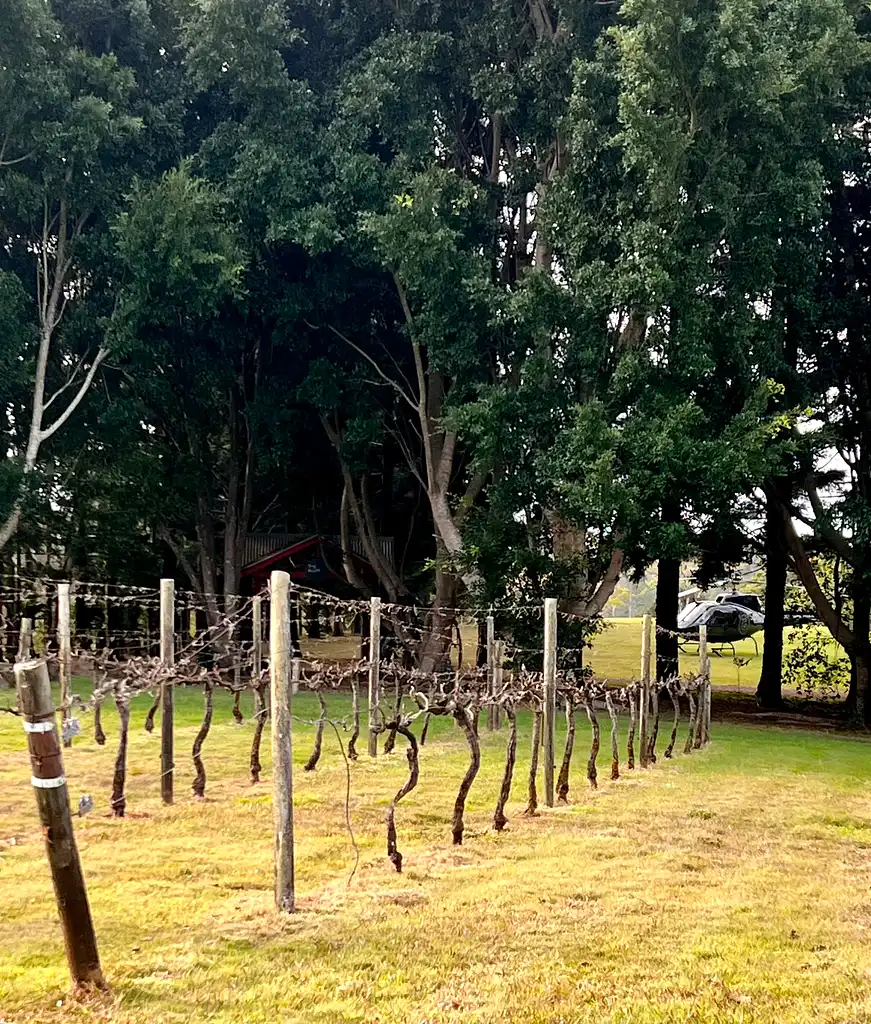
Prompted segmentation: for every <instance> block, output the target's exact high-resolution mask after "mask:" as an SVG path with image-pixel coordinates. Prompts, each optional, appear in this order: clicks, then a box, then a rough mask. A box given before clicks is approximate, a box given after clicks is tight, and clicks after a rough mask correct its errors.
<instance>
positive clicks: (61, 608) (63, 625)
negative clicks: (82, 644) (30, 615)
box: [57, 583, 73, 747]
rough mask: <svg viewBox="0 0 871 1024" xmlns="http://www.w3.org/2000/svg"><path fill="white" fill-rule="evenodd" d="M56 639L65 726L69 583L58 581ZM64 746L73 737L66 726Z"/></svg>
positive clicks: (69, 682)
mask: <svg viewBox="0 0 871 1024" xmlns="http://www.w3.org/2000/svg"><path fill="white" fill-rule="evenodd" d="M57 641H58V667H59V669H60V672H59V678H60V706H61V722H62V723H63V726H66V723H67V721H68V720H69V718H70V717H71V715H72V709H71V708H70V697H71V696H72V680H71V678H70V669H71V668H72V655H71V650H70V585H69V583H58V585H57ZM61 731H62V734H63V737H64V746H65V747H71V746H72V745H73V738H72V736H71V735H69V734H68V730H67V729H66V728H62V730H61Z"/></svg>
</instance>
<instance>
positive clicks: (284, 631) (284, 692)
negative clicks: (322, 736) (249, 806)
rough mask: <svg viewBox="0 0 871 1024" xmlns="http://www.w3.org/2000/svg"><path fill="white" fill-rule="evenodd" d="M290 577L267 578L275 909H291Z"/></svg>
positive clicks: (277, 574) (274, 576)
mask: <svg viewBox="0 0 871 1024" xmlns="http://www.w3.org/2000/svg"><path fill="white" fill-rule="evenodd" d="M289 588H290V576H289V575H288V574H287V573H286V572H278V571H276V572H273V573H272V576H271V579H270V595H271V601H270V608H269V681H270V703H271V705H272V813H273V823H274V829H275V906H276V908H277V909H278V910H282V911H284V912H286V913H288V914H292V913H293V910H294V880H293V741H292V737H291V695H290V605H289V600H288V595H289Z"/></svg>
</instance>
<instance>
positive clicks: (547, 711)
mask: <svg viewBox="0 0 871 1024" xmlns="http://www.w3.org/2000/svg"><path fill="white" fill-rule="evenodd" d="M556 630H557V625H556V598H555V597H548V598H545V601H544V685H543V690H544V721H543V723H542V724H543V726H544V802H545V805H546V806H547V807H553V796H554V791H553V772H554V767H555V764H556V645H557V631H556Z"/></svg>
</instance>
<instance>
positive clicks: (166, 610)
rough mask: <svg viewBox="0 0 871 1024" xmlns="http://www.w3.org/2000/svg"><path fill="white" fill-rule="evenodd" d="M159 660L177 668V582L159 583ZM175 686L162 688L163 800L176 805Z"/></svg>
mask: <svg viewBox="0 0 871 1024" xmlns="http://www.w3.org/2000/svg"><path fill="white" fill-rule="evenodd" d="M160 660H161V662H162V663H163V665H164V667H165V668H171V667H172V666H173V665H174V664H175V581H174V580H161V581H160ZM173 757H174V751H173V685H172V682H171V681H170V680H169V679H164V681H163V682H162V683H161V685H160V796H161V799H162V800H163V802H164V803H165V804H171V803H172V801H173V793H172V790H173V770H174V768H175V765H174V764H173Z"/></svg>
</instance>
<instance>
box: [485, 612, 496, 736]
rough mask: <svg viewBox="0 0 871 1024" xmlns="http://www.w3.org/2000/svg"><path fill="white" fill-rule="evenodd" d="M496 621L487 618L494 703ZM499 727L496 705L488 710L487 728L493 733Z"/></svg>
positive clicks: (489, 678)
mask: <svg viewBox="0 0 871 1024" xmlns="http://www.w3.org/2000/svg"><path fill="white" fill-rule="evenodd" d="M495 645H496V620H495V619H494V618H493V616H492V615H488V616H487V696H488V697H489V698H490V700H491V701H492V699H493V695H494V694H495V692H496V646H495ZM497 727H498V721H497V712H496V707H495V705H494V704H492V703H491V704H490V705H489V706H488V708H487V728H488V729H489V730H490V732H492V731H493V730H494V729H496V728H497Z"/></svg>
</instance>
